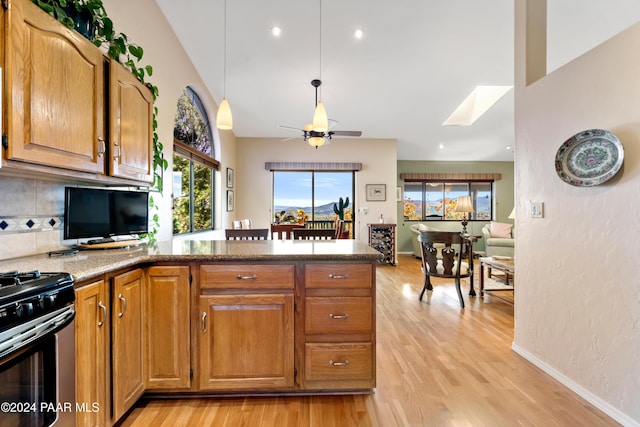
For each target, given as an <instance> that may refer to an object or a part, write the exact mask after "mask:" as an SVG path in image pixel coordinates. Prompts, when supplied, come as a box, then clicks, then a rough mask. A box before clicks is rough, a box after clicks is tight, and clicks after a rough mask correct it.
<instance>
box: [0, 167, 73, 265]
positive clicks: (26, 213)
mask: <svg viewBox="0 0 640 427" xmlns="http://www.w3.org/2000/svg"><path fill="white" fill-rule="evenodd" d="M64 187H65V184H64V183H55V182H47V181H39V180H34V179H26V178H14V177H6V176H0V259H10V258H16V257H21V256H27V255H35V254H41V253H46V252H49V251H51V250H56V249H61V248H63V247H64V245H63V244H62V243H63V242H62V219H63V212H64Z"/></svg>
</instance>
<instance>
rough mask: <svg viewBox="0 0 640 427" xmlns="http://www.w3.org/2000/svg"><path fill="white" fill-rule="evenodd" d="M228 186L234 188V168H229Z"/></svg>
mask: <svg viewBox="0 0 640 427" xmlns="http://www.w3.org/2000/svg"><path fill="white" fill-rule="evenodd" d="M227 188H233V169H231V168H227Z"/></svg>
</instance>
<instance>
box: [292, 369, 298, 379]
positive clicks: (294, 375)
mask: <svg viewBox="0 0 640 427" xmlns="http://www.w3.org/2000/svg"><path fill="white" fill-rule="evenodd" d="M297 376H298V370H297V369H296V368H293V379H294V380H295V379H296V378H297Z"/></svg>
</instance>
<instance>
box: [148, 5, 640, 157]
mask: <svg viewBox="0 0 640 427" xmlns="http://www.w3.org/2000/svg"><path fill="white" fill-rule="evenodd" d="M156 1H157V3H158V5H159V6H160V8H161V9H162V11H163V13H164V14H165V16H166V17H167V20H168V21H169V23H170V24H171V26H172V28H173V29H174V31H175V33H176V35H177V36H178V38H179V40H180V41H181V43H182V45H183V46H184V48H185V50H186V51H187V54H188V55H189V57H190V58H191V60H192V62H193V64H194V66H195V67H196V68H197V70H198V72H199V73H200V75H201V77H202V79H203V81H204V83H205V84H206V85H207V88H208V89H209V91H210V93H211V94H212V95H213V97H214V98H215V100H216V101H217V102H219V101H220V100H221V99H222V98H223V96H224V93H225V88H224V81H225V79H224V74H225V73H224V71H225V61H224V58H225V55H224V51H225V43H224V40H225V35H226V52H227V55H226V97H227V99H228V100H229V102H230V104H231V109H232V112H233V118H234V128H233V132H234V134H235V135H236V136H238V137H273V138H281V139H285V138H290V137H297V136H298V135H299V132H297V131H295V130H291V129H284V128H279V127H277V126H278V125H285V126H291V127H296V128H301V127H303V126H304V125H305V124H306V123H309V122H310V121H311V118H312V115H313V110H314V105H315V92H314V88H313V87H312V86H311V84H310V82H311V80H313V79H316V78H320V79H321V80H322V82H323V83H322V86H321V91H320V95H321V99H322V101H323V102H324V104H325V106H326V109H327V113H328V116H329V118H331V119H334V120H336V121H337V122H338V124H337V125H336V126H335V127H334V128H333V129H334V130H361V131H362V138H393V139H397V141H398V159H400V160H498V161H500V160H502V161H505V160H506V161H510V160H513V150H512V149H507V147H513V146H514V93H513V92H514V91H513V89H511V90H510V91H509V92H507V94H506V95H504V96H503V97H502V98H501V99H500V100H499V101H498V102H497V103H496V104H495V105H494V106H493V107H492V108H491V109H489V111H488V112H487V113H486V114H485V115H483V116H482V117H480V118H479V119H478V120H477V121H476V122H475V123H474V124H473V125H471V126H442V123H443V122H444V121H445V120H446V119H447V117H448V116H449V115H450V114H451V113H452V112H453V110H454V109H455V108H456V107H457V106H458V104H459V103H460V102H461V101H462V100H463V99H464V98H465V97H466V96H467V95H468V94H469V93H470V92H471V91H472V90H473V89H474V87H475V86H476V85H513V79H514V77H513V74H514V66H513V62H514V43H513V38H514V36H513V32H514V0H483V1H479V0H454V1H431V0H428V1H425V0H396V1H393V2H391V1H388V0H349V1H345V0H322V3H320V0H269V1H265V0H227V5H226V10H227V12H226V33H225V13H224V10H225V4H224V0H207V1H205V0H181V1H179V2H176V1H172V0H156ZM555 3H562V5H556V4H555ZM592 3H593V5H591V4H592ZM599 3H603V2H599V1H597V0H588V1H586V2H585V1H578V0H564V1H562V2H551V1H549V11H550V19H549V24H550V31H551V27H553V28H561V30H559V31H557V34H558V37H557V38H556V39H555V40H556V41H557V40H560V42H557V43H555V44H554V46H555V47H557V49H556V50H554V51H553V52H555V53H554V55H555V57H554V58H551V60H550V63H553V62H554V61H555V62H556V63H557V64H558V65H560V64H561V63H562V61H565V62H566V60H569V59H571V58H573V57H575V56H576V55H577V54H580V53H582V52H583V51H585V50H587V49H588V48H590V47H592V46H593V45H595V44H597V43H599V42H601V41H603V40H604V39H606V38H607V37H609V36H610V35H612V34H615V32H617V31H618V30H610V29H609V27H615V26H618V27H621V28H620V29H622V28H624V27H625V26H628V25H630V23H633V22H635V21H634V19H637V18H633V17H632V16H631V17H629V13H628V10H634V9H637V6H634V5H633V1H632V0H614V1H613V2H605V3H606V8H604V6H600V5H599ZM320 5H322V7H320ZM589 5H591V6H589ZM571 6H572V7H574V9H570V8H569V7H571ZM575 8H578V9H575ZM602 8H604V9H602ZM612 10H613V12H615V14H614V15H613V16H612V19H611V21H613V22H612V23H608V22H605V21H607V20H606V19H603V16H607V14H608V13H611V12H612ZM552 12H553V13H552ZM558 14H569V15H570V16H571V19H569V20H566V19H564V20H563V19H561V18H560V17H558ZM603 14H604V15H603ZM620 16H625V20H623V21H622V22H621V20H620V19H619V17H620ZM552 17H553V19H552ZM554 19H555V21H554ZM585 20H586V23H592V22H593V21H595V22H596V23H598V22H605V24H606V25H592V26H590V27H589V32H588V36H586V37H582V38H579V39H578V40H573V41H572V40H568V41H567V39H568V38H567V37H565V35H566V34H573V33H572V30H575V31H583V32H584V28H583V27H582V26H583V25H584V24H585ZM629 21H630V22H629ZM554 22H555V24H554ZM552 24H554V25H552ZM274 26H278V27H280V28H281V29H282V33H281V35H280V36H279V37H275V36H273V35H272V33H271V29H272V27H274ZM603 27H604V28H603ZM356 29H361V30H362V31H363V37H362V38H361V39H359V40H358V39H356V38H355V37H354V31H355V30H356ZM607 31H608V32H607ZM585 38H586V41H585ZM581 43H582V45H581ZM585 43H587V44H588V46H583V45H584V44H585ZM572 55H573V56H572ZM552 65H553V64H552ZM290 143H291V144H303V143H304V142H302V139H301V138H294V139H291V140H290Z"/></svg>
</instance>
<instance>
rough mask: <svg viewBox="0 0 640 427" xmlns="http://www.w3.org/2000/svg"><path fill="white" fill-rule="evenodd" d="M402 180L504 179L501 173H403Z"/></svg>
mask: <svg viewBox="0 0 640 427" xmlns="http://www.w3.org/2000/svg"><path fill="white" fill-rule="evenodd" d="M400 178H401V179H403V180H405V181H426V180H433V181H498V180H500V179H502V174H501V173H425V172H419V173H418V172H406V173H401V174H400Z"/></svg>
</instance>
